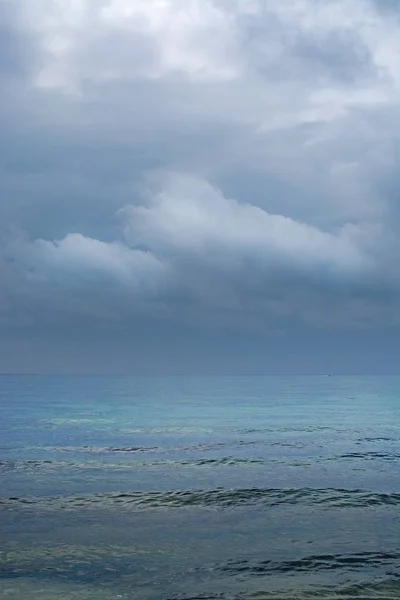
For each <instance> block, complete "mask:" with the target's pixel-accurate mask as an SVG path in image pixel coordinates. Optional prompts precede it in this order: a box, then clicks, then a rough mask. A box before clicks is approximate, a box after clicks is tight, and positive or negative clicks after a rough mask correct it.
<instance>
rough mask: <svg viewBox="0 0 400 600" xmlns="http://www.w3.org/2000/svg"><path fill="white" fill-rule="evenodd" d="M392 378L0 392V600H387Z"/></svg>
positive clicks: (396, 590) (398, 392) (75, 385)
mask: <svg viewBox="0 0 400 600" xmlns="http://www.w3.org/2000/svg"><path fill="white" fill-rule="evenodd" d="M399 457H400V378H396V377H370V378H363V377H183V376H179V377H178V376H177V377H172V376H171V377H128V376H120V377H101V376H99V377H89V376H88V377H83V376H82V377H73V376H68V377H67V376H57V377H55V376H0V540H1V545H0V597H1V598H6V599H10V600H16V599H18V600H20V599H24V600H25V599H27V600H28V599H30V598H35V599H36V598H38V599H41V600H44V599H46V600H58V599H61V598H62V599H68V600H71V599H73V598H74V599H99V600H110V599H116V598H122V599H135V600H136V599H138V600H150V599H151V600H161V599H163V600H189V599H190V600H213V599H219V600H225V599H226V600H227V599H235V600H238V599H244V600H248V599H254V600H262V599H264V598H265V599H269V598H271V599H272V598H273V599H278V598H299V599H303V598H310V599H311V598H327V599H328V598H342V599H343V598H365V599H366V598H400V536H399V534H400V522H399V516H400V515H399V508H400V470H399Z"/></svg>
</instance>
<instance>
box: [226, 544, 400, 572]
mask: <svg viewBox="0 0 400 600" xmlns="http://www.w3.org/2000/svg"><path fill="white" fill-rule="evenodd" d="M399 559H400V552H399V551H397V550H396V551H395V552H358V553H354V554H320V555H310V556H305V557H303V558H299V559H295V560H288V561H282V562H277V561H273V560H262V561H250V560H239V561H230V562H228V563H226V564H224V565H221V566H218V567H216V568H215V570H217V571H223V572H228V573H231V574H232V575H237V574H247V575H253V576H254V575H266V574H268V573H288V572H291V573H296V572H302V571H306V572H309V571H312V572H317V571H326V570H335V569H343V568H345V569H346V570H359V569H361V568H364V567H366V566H368V567H378V566H382V565H387V564H391V565H393V566H394V567H396V568H397V567H398V560H399Z"/></svg>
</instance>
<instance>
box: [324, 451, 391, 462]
mask: <svg viewBox="0 0 400 600" xmlns="http://www.w3.org/2000/svg"><path fill="white" fill-rule="evenodd" d="M337 459H345V460H346V459H347V460H353V459H355V460H385V461H390V462H391V461H394V460H399V459H400V454H399V453H396V452H347V453H346V454H341V455H340V456H338V457H336V458H335V459H334V460H337Z"/></svg>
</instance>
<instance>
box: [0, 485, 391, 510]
mask: <svg viewBox="0 0 400 600" xmlns="http://www.w3.org/2000/svg"><path fill="white" fill-rule="evenodd" d="M284 504H298V505H308V506H320V507H322V508H324V507H326V508H332V507H334V508H349V507H352V508H368V507H376V506H399V505H400V494H396V493H394V494H384V493H376V492H368V491H364V490H341V489H311V488H299V489H269V488H267V489H264V488H249V489H224V488H217V489H214V490H187V491H169V492H115V493H110V494H90V495H79V496H56V497H11V498H2V499H0V506H4V507H11V506H25V505H29V506H32V505H34V506H36V507H37V508H43V509H59V508H64V509H66V510H75V509H77V508H87V509H90V508H101V507H103V508H112V507H113V506H115V507H117V506H118V507H120V508H121V507H122V508H123V507H126V508H128V509H130V508H133V509H136V508H149V509H152V508H183V507H190V506H193V507H211V508H212V507H214V508H221V509H227V508H235V507H240V506H243V505H259V506H263V507H274V506H279V505H284Z"/></svg>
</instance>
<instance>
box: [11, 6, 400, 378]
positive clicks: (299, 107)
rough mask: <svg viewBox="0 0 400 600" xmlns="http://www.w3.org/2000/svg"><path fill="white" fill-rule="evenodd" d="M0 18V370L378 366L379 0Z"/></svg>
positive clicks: (399, 237)
mask: <svg viewBox="0 0 400 600" xmlns="http://www.w3.org/2000/svg"><path fill="white" fill-rule="evenodd" d="M0 23H1V25H0V95H1V98H2V100H1V109H0V191H1V201H0V372H13V373H24V372H32V373H45V372H49V373H58V372H62V373H70V372H71V373H72V372H78V373H86V372H87V373H108V372H110V373H119V372H121V373H395V372H400V363H399V356H400V267H399V264H400V262H399V261H400V202H399V198H400V175H399V158H400V156H399V155H400V2H398V0H375V1H374V0H352V1H351V2H349V0H282V1H279V2H277V1H276V0H0Z"/></svg>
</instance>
